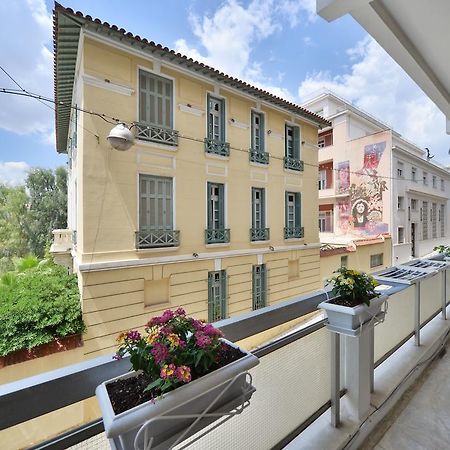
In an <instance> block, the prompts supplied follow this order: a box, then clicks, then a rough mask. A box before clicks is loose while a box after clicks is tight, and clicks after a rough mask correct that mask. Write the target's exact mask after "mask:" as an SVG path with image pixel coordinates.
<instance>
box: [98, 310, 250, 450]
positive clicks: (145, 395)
mask: <svg viewBox="0 0 450 450" xmlns="http://www.w3.org/2000/svg"><path fill="white" fill-rule="evenodd" d="M117 340H118V344H119V347H118V351H117V353H116V355H115V358H116V359H120V358H122V357H124V356H125V355H129V356H130V362H131V365H132V372H130V373H127V374H126V375H122V376H119V377H116V378H114V379H112V380H108V381H105V382H104V383H102V384H101V385H100V386H98V387H97V389H96V396H97V399H98V401H99V404H100V408H101V410H102V415H103V421H104V425H105V432H106V436H107V437H108V438H110V439H111V440H112V441H113V443H114V446H115V448H116V449H120V450H126V449H129V448H130V449H134V448H135V447H134V446H135V442H134V441H135V439H137V440H138V441H139V440H140V441H142V439H143V436H141V435H142V434H143V433H140V434H138V432H139V430H140V428H141V427H142V425H143V424H144V423H146V422H147V421H151V420H159V421H158V427H157V429H156V430H155V429H152V431H151V436H152V448H154V446H157V445H158V444H161V443H164V444H161V445H163V446H166V445H167V440H168V439H173V438H174V437H176V436H177V435H179V434H180V433H182V432H183V431H184V430H186V429H187V428H188V427H190V426H191V425H193V422H194V421H195V420H196V417H195V416H196V415H201V414H202V413H203V412H204V411H205V410H206V409H208V408H209V409H208V413H218V414H221V413H224V412H225V413H226V412H229V411H231V410H232V409H234V408H236V407H237V406H238V405H241V404H242V403H243V401H244V400H248V399H249V398H250V397H251V394H252V393H253V392H254V388H253V387H252V386H251V384H249V382H248V380H247V377H246V372H247V371H248V370H249V369H251V368H252V367H254V366H256V365H257V364H258V363H259V360H258V358H256V357H255V356H254V355H252V354H251V353H248V352H246V351H244V350H242V349H240V348H239V347H237V346H236V345H234V344H232V343H231V342H229V341H227V340H225V339H223V338H222V333H221V331H220V330H218V329H217V328H215V327H214V326H213V325H211V324H207V323H204V322H203V321H200V320H197V319H194V318H192V317H187V316H186V314H185V311H184V310H183V309H182V308H178V309H177V310H176V311H171V310H167V311H165V312H164V314H163V315H161V316H158V317H154V318H152V319H151V320H150V321H149V322H148V324H147V326H146V327H145V334H142V335H141V333H139V332H138V331H137V330H130V331H127V332H124V333H121V334H120V335H119V336H118V338H117ZM243 393H246V394H245V395H246V398H245V399H243ZM175 416H176V417H175ZM182 416H183V417H182ZM161 417H163V419H162V420H161ZM216 419H217V418H216ZM211 421H212V420H210V421H209V422H208V421H206V420H203V422H202V423H203V426H206V425H207V424H208V423H210V422H211ZM195 424H196V425H198V423H197V422H196V423H195ZM195 424H194V425H195ZM154 428H155V427H154ZM200 428H201V427H200ZM196 430H198V427H197V428H196ZM194 431H195V430H194ZM146 445H147V444H146V443H145V442H144V443H143V442H138V446H139V448H144V447H145V448H147V447H146ZM164 448H165V447H164Z"/></svg>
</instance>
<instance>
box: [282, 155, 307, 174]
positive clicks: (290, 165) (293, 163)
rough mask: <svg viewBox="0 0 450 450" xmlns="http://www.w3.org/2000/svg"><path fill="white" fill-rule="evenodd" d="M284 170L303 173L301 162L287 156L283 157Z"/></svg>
mask: <svg viewBox="0 0 450 450" xmlns="http://www.w3.org/2000/svg"><path fill="white" fill-rule="evenodd" d="M284 168H285V169H291V170H297V171H299V172H303V161H301V160H300V159H297V158H291V157H289V156H285V157H284Z"/></svg>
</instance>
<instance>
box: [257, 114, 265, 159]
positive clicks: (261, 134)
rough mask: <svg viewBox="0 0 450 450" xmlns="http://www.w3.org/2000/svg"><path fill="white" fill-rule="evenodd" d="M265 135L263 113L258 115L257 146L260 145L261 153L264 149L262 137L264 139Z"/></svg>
mask: <svg viewBox="0 0 450 450" xmlns="http://www.w3.org/2000/svg"><path fill="white" fill-rule="evenodd" d="M265 136H266V133H265V126H264V114H262V113H261V114H260V115H259V143H260V144H259V146H260V149H259V150H260V152H261V153H264V151H265V148H266V147H265V141H264V139H265Z"/></svg>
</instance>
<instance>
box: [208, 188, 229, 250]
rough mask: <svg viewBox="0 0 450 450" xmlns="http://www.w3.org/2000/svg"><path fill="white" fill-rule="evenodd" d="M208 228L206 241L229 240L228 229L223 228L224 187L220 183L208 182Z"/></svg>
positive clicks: (218, 241) (221, 241)
mask: <svg viewBox="0 0 450 450" xmlns="http://www.w3.org/2000/svg"><path fill="white" fill-rule="evenodd" d="M207 191H208V192H207V202H208V228H207V230H206V243H207V244H214V243H223V242H229V241H230V235H229V230H227V229H225V189H224V185H223V184H220V183H208V186H207Z"/></svg>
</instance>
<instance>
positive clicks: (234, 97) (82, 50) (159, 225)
mask: <svg viewBox="0 0 450 450" xmlns="http://www.w3.org/2000/svg"><path fill="white" fill-rule="evenodd" d="M56 19H57V20H56V25H55V37H56V97H57V100H58V101H62V100H61V99H63V98H64V99H65V98H66V97H64V95H65V93H66V92H69V91H70V84H72V86H73V91H72V94H71V99H70V100H71V104H73V105H74V104H76V105H77V106H78V107H79V108H78V109H75V108H65V105H66V104H67V103H65V104H63V105H62V104H59V106H58V110H57V143H58V151H60V152H64V151H67V152H68V153H69V161H70V162H69V166H70V176H69V228H70V229H71V230H73V232H74V235H75V236H76V245H75V246H74V248H73V251H72V254H73V258H74V269H75V271H76V272H77V273H78V276H79V280H80V289H81V298H82V308H83V315H84V320H85V322H86V324H87V327H88V328H87V333H86V335H85V336H84V347H83V348H84V353H85V356H89V357H92V356H97V355H98V354H100V353H102V352H105V351H107V352H112V351H113V349H114V347H115V336H116V335H117V333H119V332H120V331H122V330H125V329H129V328H142V327H143V326H144V325H145V323H146V322H147V321H148V319H149V317H151V316H153V315H155V314H159V313H160V312H162V311H163V310H165V309H168V308H176V307H179V306H182V307H183V308H184V309H185V310H186V311H187V313H188V314H192V315H194V316H196V317H198V318H202V319H206V320H211V321H215V320H219V319H222V318H226V317H230V316H234V315H236V314H241V313H244V312H248V311H251V310H252V309H255V308H259V307H263V306H266V305H272V304H275V303H277V302H280V301H283V300H286V299H289V298H291V297H293V296H295V295H299V294H302V293H306V292H308V291H312V290H314V289H317V288H318V287H320V285H321V280H320V267H319V248H320V245H319V238H318V220H317V218H318V212H317V211H318V190H317V170H318V169H317V166H318V154H317V132H318V128H320V127H322V126H327V125H329V123H328V122H327V121H325V120H324V119H322V118H321V117H320V116H318V115H315V114H313V113H310V112H308V111H307V110H305V109H303V108H301V107H299V106H296V105H294V104H292V103H289V102H287V101H285V100H282V99H279V98H277V97H275V96H273V95H271V94H269V93H267V92H264V91H261V90H259V89H257V88H254V87H252V86H250V85H248V84H246V83H244V82H242V81H240V80H237V79H233V78H231V77H228V76H226V75H224V74H220V73H219V72H218V71H214V69H211V68H208V67H207V66H204V65H203V64H200V63H196V62H194V61H192V60H189V59H188V58H186V57H183V56H181V55H176V54H175V53H174V52H171V51H169V50H168V49H166V48H162V47H161V46H157V45H155V44H153V43H149V42H148V41H145V40H141V39H140V38H139V37H134V36H132V35H130V34H124V33H122V32H121V31H120V30H117V28H115V27H111V26H109V25H108V24H101V23H100V22H99V21H98V22H97V21H93V20H92V19H91V18H89V17H83V16H81V15H79V14H74V13H73V12H72V11H71V10H68V9H64V8H62V7H57V9H56ZM74 30H76V32H74ZM74 35H76V36H77V37H76V38H74ZM69 43H70V45H69ZM68 48H71V49H72V53H70V54H69V53H68V50H67V49H68ZM75 49H76V50H75ZM74 54H75V56H74ZM69 57H70V58H72V59H71V63H72V65H71V66H69V65H67V64H68V58H69ZM68 67H69V69H67V68H68ZM71 70H72V71H73V73H72V77H69V81H67V73H68V72H70V71H71ZM65 77H66V78H65ZM67 85H69V89H67ZM66 102H68V100H66ZM69 109H70V116H69V118H68V117H67V113H68V110H69ZM80 109H82V110H83V111H85V112H82V111H80ZM89 112H91V113H89ZM97 113H98V114H97ZM99 114H100V115H101V114H104V116H103V117H100V115H99ZM111 118H117V119H118V121H120V122H124V123H125V124H127V126H128V127H130V128H131V130H132V132H133V133H134V135H135V140H134V145H133V146H132V147H131V149H129V150H128V151H122V152H121V151H117V150H114V149H113V148H112V147H111V145H110V144H109V142H108V141H107V139H106V138H107V136H108V134H109V133H110V131H111V129H112V128H113V126H114V125H115V124H116V121H115V120H112V119H111Z"/></svg>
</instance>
